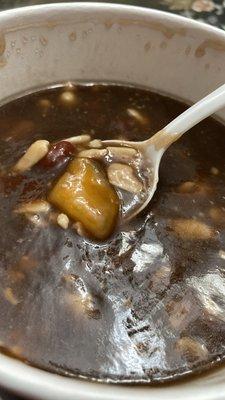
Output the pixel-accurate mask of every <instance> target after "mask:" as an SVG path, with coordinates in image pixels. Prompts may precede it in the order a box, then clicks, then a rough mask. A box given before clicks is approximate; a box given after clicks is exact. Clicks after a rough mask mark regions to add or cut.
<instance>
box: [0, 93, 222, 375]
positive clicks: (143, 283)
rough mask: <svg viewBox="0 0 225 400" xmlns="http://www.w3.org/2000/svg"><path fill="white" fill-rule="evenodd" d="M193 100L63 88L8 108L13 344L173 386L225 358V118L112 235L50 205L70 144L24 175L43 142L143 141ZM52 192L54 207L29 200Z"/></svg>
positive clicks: (10, 349)
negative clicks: (20, 164)
mask: <svg viewBox="0 0 225 400" xmlns="http://www.w3.org/2000/svg"><path fill="white" fill-rule="evenodd" d="M65 93H66V94H65ZM185 108H186V106H185V105H184V104H182V103H180V102H178V101H175V100H172V99H170V98H168V97H165V96H162V95H159V94H155V93H151V92H149V91H147V90H141V89H136V88H132V87H123V86H116V85H87V86H85V85H83V86H82V85H78V86H75V87H69V88H63V87H57V88H53V89H47V90H43V91H39V92H37V93H34V94H30V95H27V96H24V97H21V98H18V99H17V100H15V101H12V102H10V103H8V104H6V105H4V106H3V107H1V109H0V204H1V207H0V222H1V234H0V320H1V324H0V343H1V351H2V352H4V353H7V354H10V355H12V356H15V357H18V358H20V359H23V360H25V361H26V362H28V363H30V364H32V365H35V366H38V367H40V368H43V369H47V370H49V371H54V372H58V373H60V374H66V375H70V376H80V377H85V378H90V379H98V380H107V381H112V382H156V381H168V380H172V379H176V378H178V377H181V376H183V375H185V374H188V373H195V372H197V371H201V370H204V369H206V368H209V367H211V366H212V365H214V364H216V363H219V362H220V361H221V360H223V358H224V356H225V158H224V149H225V127H224V126H223V125H221V124H220V123H218V122H216V121H215V120H213V119H208V120H206V121H204V122H203V123H201V124H199V125H198V126H197V127H195V128H194V129H192V130H191V131H190V133H188V134H186V135H184V136H183V137H182V139H180V140H179V141H178V142H177V143H175V144H174V145H173V146H171V148H169V149H168V151H167V152H166V154H165V155H164V157H163V160H162V164H161V167H160V181H159V186H158V189H157V192H156V194H155V196H154V198H153V200H152V201H151V203H150V204H149V206H148V207H147V209H146V210H144V212H143V213H142V214H141V215H139V216H138V217H137V218H136V219H135V220H133V221H132V222H131V223H129V224H127V225H122V226H121V227H118V228H117V229H115V230H114V233H113V234H112V235H111V236H110V238H109V239H107V240H105V241H103V242H102V241H92V240H91V239H88V238H86V237H83V235H82V232H80V230H79V229H78V228H77V226H76V229H74V225H73V224H72V223H71V222H69V224H68V221H66V223H65V224H64V222H65V220H64V219H63V218H65V215H64V214H63V215H64V216H62V215H61V216H62V220H59V219H60V218H61V217H60V218H59V212H60V211H59V210H58V209H57V208H56V207H54V206H51V207H50V206H49V208H48V203H47V202H46V199H48V195H49V191H50V190H51V188H52V185H53V184H55V182H56V180H57V179H59V177H60V176H61V175H62V174H63V173H64V171H65V168H66V166H67V165H68V160H69V159H70V157H71V154H70V152H69V151H68V153H66V152H65V151H64V150H65V149H64V150H63V151H62V153H61V156H60V157H59V158H58V161H60V162H56V163H54V162H53V164H52V165H51V167H50V166H49V164H48V163H47V164H45V165H44V166H43V165H42V166H41V165H39V164H37V165H35V166H34V167H32V168H30V169H29V170H28V171H25V172H23V173H15V172H13V171H12V168H13V167H14V166H15V164H16V163H17V161H18V159H19V158H20V157H21V156H22V155H23V154H24V152H25V151H26V150H27V148H28V147H29V146H30V145H31V144H32V143H33V142H34V141H35V140H38V139H45V140H48V141H51V142H57V141H59V140H61V139H66V138H67V137H71V136H75V135H83V134H85V135H87V134H89V135H90V136H91V138H92V139H106V138H112V139H114V138H125V139H128V140H129V139H130V140H142V139H144V138H148V137H149V136H151V135H152V134H153V133H154V132H156V131H157V130H159V129H160V128H162V127H163V126H165V125H166V124H167V123H168V122H169V121H171V120H172V119H173V118H174V117H175V116H177V115H178V114H180V113H181V112H182V111H183V110H184V109H185ZM95 145H96V143H95ZM97 147H98V146H97ZM67 150H68V149H67ZM40 199H42V200H43V202H42V207H43V209H40V210H39V211H37V210H35V207H34V209H33V211H32V210H31V209H26V207H27V206H28V207H29V206H30V205H31V204H36V203H34V200H38V201H39V200H40ZM32 202H33V203H32ZM24 207H25V208H24ZM46 207H47V208H46ZM31 208H32V207H31ZM59 222H60V223H59ZM78 222H79V217H78ZM60 225H61V226H60Z"/></svg>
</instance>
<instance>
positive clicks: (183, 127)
mask: <svg viewBox="0 0 225 400" xmlns="http://www.w3.org/2000/svg"><path fill="white" fill-rule="evenodd" d="M223 107H225V84H224V85H222V86H220V87H219V88H217V89H216V90H214V92H212V93H210V94H209V95H207V96H206V97H204V98H203V99H201V100H200V101H198V103H195V104H194V105H193V106H191V107H190V108H188V109H187V110H186V111H184V112H183V113H182V114H180V115H179V116H178V117H177V118H175V119H174V120H173V121H172V122H170V123H169V124H168V125H167V126H166V127H165V128H164V129H163V130H162V131H160V132H158V133H156V135H155V136H158V134H160V136H161V140H162V139H163V138H162V136H163V137H164V139H165V145H166V146H165V147H166V148H168V146H169V145H170V144H172V143H173V142H175V141H176V140H177V139H179V137H181V136H182V135H183V134H184V133H185V132H187V131H188V130H189V129H191V128H192V127H193V126H195V125H197V124H198V123H199V122H200V121H202V120H203V119H205V118H207V117H209V116H210V115H212V114H213V113H214V112H216V111H218V110H220V109H221V108H223ZM168 135H169V136H168ZM155 140H156V141H157V137H155ZM166 148H165V149H166Z"/></svg>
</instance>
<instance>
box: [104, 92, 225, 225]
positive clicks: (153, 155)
mask: <svg viewBox="0 0 225 400" xmlns="http://www.w3.org/2000/svg"><path fill="white" fill-rule="evenodd" d="M223 107H225V84H224V85H222V86H220V87H219V88H217V89H216V90H214V91H213V92H212V93H210V94H208V95H207V96H206V97H204V98H203V99H201V100H200V101H198V102H197V103H196V104H194V105H192V106H191V107H189V108H188V109H187V110H186V111H184V112H183V113H182V114H181V115H179V116H178V117H176V118H175V119H174V120H173V121H172V122H170V123H169V124H168V125H167V126H166V127H165V128H163V129H162V130H160V131H158V132H157V133H155V134H154V135H153V136H152V137H151V138H149V139H147V140H145V141H142V142H131V141H125V140H106V141H104V142H103V143H104V145H105V146H113V147H123V148H125V147H130V148H132V149H135V150H136V155H135V156H134V157H133V158H131V159H130V160H129V164H130V165H131V166H132V167H133V168H134V170H135V172H136V174H137V175H138V176H139V177H140V178H141V180H142V183H143V188H142V190H141V191H140V192H139V193H137V194H135V195H133V196H131V195H130V196H127V195H125V194H124V192H122V200H123V204H122V217H123V219H124V220H125V221H129V220H131V219H132V218H134V217H135V216H136V215H137V214H139V213H140V212H141V211H142V210H143V209H144V208H145V207H146V206H147V205H148V203H149V202H150V201H151V199H152V197H153V196H154V193H155V191H156V189H157V183H158V180H159V165H160V161H161V158H162V156H163V154H164V152H165V151H166V150H167V149H168V147H169V146H170V145H171V144H173V143H174V142H176V141H177V140H178V139H179V138H180V137H181V136H182V135H183V134H184V133H185V132H187V131H189V129H191V128H193V127H194V126H195V125H197V124H198V123H199V122H200V121H202V120H203V119H205V118H207V117H209V116H210V115H212V114H213V113H214V112H216V111H218V110H220V109H221V108H223ZM117 161H118V162H120V161H121V162H122V160H117Z"/></svg>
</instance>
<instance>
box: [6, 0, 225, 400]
mask: <svg viewBox="0 0 225 400" xmlns="http://www.w3.org/2000/svg"><path fill="white" fill-rule="evenodd" d="M67 1H71V0H67ZM79 1H83V0H79ZM89 1H90V2H93V0H89ZM96 1H97V0H96ZM63 2H66V1H64V0H59V1H52V0H49V1H44V0H37V1H35V0H0V11H3V10H7V9H10V8H15V7H23V6H28V5H29V6H30V5H36V4H45V3H63ZM75 2H76V1H74V3H75ZM98 2H101V3H102V2H103V1H101V0H98ZM104 2H107V1H104ZM108 3H122V4H128V5H129V4H131V5H136V6H142V7H147V8H155V9H158V10H164V11H169V12H172V13H175V14H180V15H183V16H185V17H188V18H192V19H196V20H198V21H203V22H206V23H208V24H211V25H214V26H217V27H219V28H221V29H225V0H128V1H126V0H121V1H118V0H114V1H108ZM0 400H23V399H21V398H19V397H17V396H14V395H11V394H9V393H8V392H6V391H5V390H0Z"/></svg>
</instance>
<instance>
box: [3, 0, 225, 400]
mask: <svg viewBox="0 0 225 400" xmlns="http://www.w3.org/2000/svg"><path fill="white" fill-rule="evenodd" d="M224 65H225V33H224V32H223V31H219V30H217V29H215V28H211V27H209V26H207V25H204V24H200V23H197V22H195V21H192V20H188V19H184V18H182V17H178V16H174V15H171V14H166V13H163V12H159V11H153V10H149V9H148V10H147V9H142V8H136V7H127V6H120V5H110V4H103V3H102V4H97V3H90V4H88V3H76V4H70V3H67V4H66V3H63V4H52V5H45V6H34V7H27V8H22V9H18V10H17V9H15V10H11V11H6V12H2V13H1V14H0V89H1V90H0V103H1V104H3V103H5V102H6V101H8V99H10V98H13V97H15V96H17V94H18V93H21V92H30V91H33V90H35V88H39V87H43V86H47V85H51V84H54V83H57V82H62V81H68V80H73V81H74V80H75V81H87V80H89V81H101V82H102V81H104V82H107V81H109V82H123V83H132V84H137V85H139V86H144V87H148V88H151V89H154V90H157V91H159V92H162V93H167V94H169V95H171V96H173V97H175V98H178V99H183V100H185V101H188V102H193V101H196V100H198V99H199V98H201V97H202V96H203V95H205V94H206V93H208V92H209V91H211V90H213V89H214V88H216V87H217V86H219V85H220V84H222V83H224V81H225V72H224ZM218 116H219V117H220V118H221V119H222V120H223V119H225V110H224V111H222V112H221V113H220V114H218ZM224 377H225V372H224V369H223V368H220V369H217V370H214V371H212V373H209V374H207V376H206V375H204V376H200V377H198V378H195V379H194V380H192V381H184V382H182V383H179V384H175V385H169V386H161V387H159V386H158V387H147V386H145V387H138V386H136V387H128V386H127V387H126V386H111V385H105V384H96V383H89V382H87V381H81V380H72V379H69V378H65V377H60V376H57V375H53V374H50V373H47V372H44V371H40V370H37V369H35V368H33V367H30V366H28V365H25V364H23V363H22V362H20V361H16V360H12V359H10V358H8V357H6V356H3V355H0V383H1V385H3V386H4V387H6V388H8V389H11V390H13V391H16V392H17V393H19V394H23V395H25V396H30V397H31V398H37V399H54V400H56V399H60V400H62V399H64V400H69V399H71V400H72V399H73V400H75V399H79V400H84V399H85V400H90V399H95V400H100V399H102V400H103V399H104V400H112V399H117V400H128V399H129V400H132V399H136V398H138V399H149V398H151V399H153V400H160V399H164V398H166V399H167V400H169V399H171V400H172V399H174V398H175V397H176V398H179V399H181V398H182V399H183V400H185V399H186V400H187V399H189V400H193V399H195V400H219V399H224V398H225V380H224Z"/></svg>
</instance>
